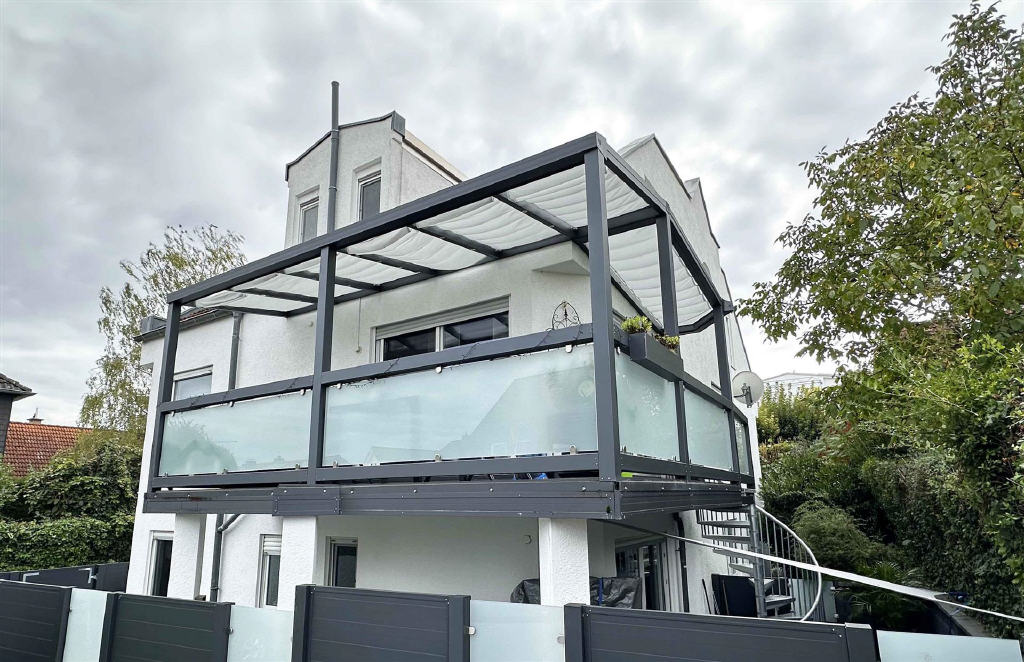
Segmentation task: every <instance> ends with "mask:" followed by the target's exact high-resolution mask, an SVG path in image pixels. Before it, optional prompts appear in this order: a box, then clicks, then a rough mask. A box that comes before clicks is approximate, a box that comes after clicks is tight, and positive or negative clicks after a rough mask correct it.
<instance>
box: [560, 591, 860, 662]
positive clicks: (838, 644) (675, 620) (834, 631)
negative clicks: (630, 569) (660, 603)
mask: <svg viewBox="0 0 1024 662" xmlns="http://www.w3.org/2000/svg"><path fill="white" fill-rule="evenodd" d="M641 658H642V659H652V660H654V659H656V660H661V661H662V662H670V661H672V660H678V661H680V662H683V661H684V660H701V661H702V662H748V661H749V660H758V662H776V661H778V662H794V660H830V661H831V662H875V659H876V658H875V642H874V637H873V635H872V632H871V628H870V627H868V626H866V625H865V626H857V625H845V626H844V625H833V624H827V623H801V622H799V621H781V620H769V619H756V618H739V617H734V616H699V615H695V614H673V613H667V612H659V611H644V610H638V609H611V608H605V607H589V606H584V605H567V606H566V607H565V659H566V662H620V661H621V660H626V659H641Z"/></svg>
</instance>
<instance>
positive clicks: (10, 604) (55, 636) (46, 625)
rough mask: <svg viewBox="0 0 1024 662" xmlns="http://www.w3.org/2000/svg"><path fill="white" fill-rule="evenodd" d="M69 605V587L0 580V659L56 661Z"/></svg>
mask: <svg viewBox="0 0 1024 662" xmlns="http://www.w3.org/2000/svg"><path fill="white" fill-rule="evenodd" d="M30 608H31V609H30ZM70 609H71V588H70V587H63V586H46V585H44V584H26V583H23V582H12V581H0V651H3V654H4V655H6V656H7V657H2V658H0V659H8V658H10V659H12V660H27V659H31V660H53V662H60V661H61V659H62V658H63V657H64V640H65V638H66V636H67V629H68V612H69V611H70Z"/></svg>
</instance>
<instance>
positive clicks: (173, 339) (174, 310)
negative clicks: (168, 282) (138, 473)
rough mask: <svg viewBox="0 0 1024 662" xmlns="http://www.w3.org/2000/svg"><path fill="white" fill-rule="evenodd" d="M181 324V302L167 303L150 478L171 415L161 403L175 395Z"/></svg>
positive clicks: (156, 472) (155, 471) (157, 466)
mask: <svg viewBox="0 0 1024 662" xmlns="http://www.w3.org/2000/svg"><path fill="white" fill-rule="evenodd" d="M180 325H181V304H180V303H178V302H173V303H170V304H168V305H167V325H166V326H165V327H164V347H163V353H162V354H163V356H162V357H161V363H160V383H159V384H158V385H157V391H156V404H157V414H156V416H155V417H154V419H155V420H154V426H155V427H154V429H153V446H152V447H151V448H150V451H149V478H150V485H152V480H153V478H156V477H157V476H158V475H159V471H160V453H161V451H162V450H163V445H164V419H165V418H166V417H167V416H168V415H169V414H166V413H162V412H161V411H160V405H162V404H164V403H166V402H170V401H171V399H172V398H173V397H174V361H175V358H176V357H177V355H178V329H179V328H180Z"/></svg>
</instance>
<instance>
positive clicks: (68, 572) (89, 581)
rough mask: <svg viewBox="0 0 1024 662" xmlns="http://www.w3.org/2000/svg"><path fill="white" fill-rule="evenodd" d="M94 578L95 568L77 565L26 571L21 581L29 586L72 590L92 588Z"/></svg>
mask: <svg viewBox="0 0 1024 662" xmlns="http://www.w3.org/2000/svg"><path fill="white" fill-rule="evenodd" d="M95 578H96V566H94V565H79V566H74V567H70V568H47V569H45V570H26V571H25V572H23V573H22V577H21V581H23V582H28V583H30V584H49V585H50V586H71V587H73V588H92V587H93V580H94V579H95Z"/></svg>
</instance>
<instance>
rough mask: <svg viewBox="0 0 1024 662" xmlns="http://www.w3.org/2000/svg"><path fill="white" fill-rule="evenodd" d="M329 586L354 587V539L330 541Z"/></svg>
mask: <svg viewBox="0 0 1024 662" xmlns="http://www.w3.org/2000/svg"><path fill="white" fill-rule="evenodd" d="M331 586H342V587H345V588H355V587H356V541H355V540H346V541H334V542H332V543H331Z"/></svg>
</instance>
